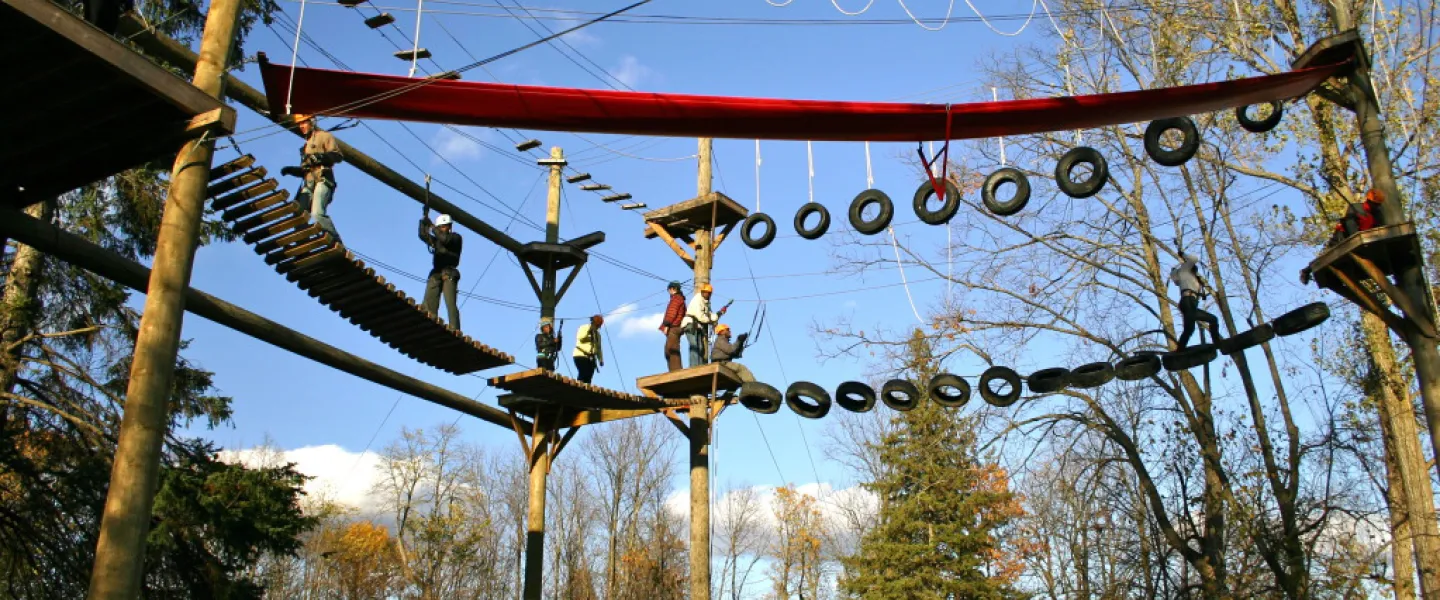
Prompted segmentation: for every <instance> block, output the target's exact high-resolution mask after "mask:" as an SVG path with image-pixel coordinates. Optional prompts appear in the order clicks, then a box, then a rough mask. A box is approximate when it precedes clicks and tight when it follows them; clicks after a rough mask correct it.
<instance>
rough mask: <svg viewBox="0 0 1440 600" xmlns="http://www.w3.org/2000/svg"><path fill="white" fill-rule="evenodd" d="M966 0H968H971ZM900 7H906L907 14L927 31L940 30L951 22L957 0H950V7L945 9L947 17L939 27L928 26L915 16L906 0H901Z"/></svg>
mask: <svg viewBox="0 0 1440 600" xmlns="http://www.w3.org/2000/svg"><path fill="white" fill-rule="evenodd" d="M966 1H967V2H968V1H969V0H966ZM900 8H903V9H905V14H907V15H910V20H911V21H914V22H915V24H916V25H919V26H920V28H921V29H924V30H925V31H940V30H941V29H944V28H945V26H946V25H949V24H950V14H951V13H953V12H955V0H950V8H947V9H945V19H944V20H942V21H940V26H939V27H934V28H931V27H926V26H925V24H924V23H922V22H920V19H919V18H918V17H916V16H915V13H912V12H910V7H908V6H905V0H900Z"/></svg>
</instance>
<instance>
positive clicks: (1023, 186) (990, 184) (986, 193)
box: [980, 167, 1030, 217]
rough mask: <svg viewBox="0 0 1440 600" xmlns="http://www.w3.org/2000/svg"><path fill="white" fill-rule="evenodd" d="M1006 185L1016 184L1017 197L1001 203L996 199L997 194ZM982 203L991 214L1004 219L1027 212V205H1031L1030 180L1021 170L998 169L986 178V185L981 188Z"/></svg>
mask: <svg viewBox="0 0 1440 600" xmlns="http://www.w3.org/2000/svg"><path fill="white" fill-rule="evenodd" d="M1004 183H1013V184H1015V195H1014V196H1013V197H1011V198H1010V199H1009V200H1006V201H1004V202H1001V201H1000V200H999V199H998V198H996V197H995V192H996V191H998V190H999V189H1000V185H1001V184H1004ZM980 201H981V202H983V203H984V204H985V208H987V209H989V210H990V212H992V213H994V214H997V215H1000V216H1002V217H1008V216H1010V215H1013V214H1015V213H1018V212H1020V211H1022V210H1025V205H1026V204H1029V203H1030V178H1029V177H1026V176H1025V174H1024V173H1021V172H1020V171H1019V169H1012V168H1010V167H1004V168H1001V169H996V170H995V172H994V173H991V174H990V176H989V177H986V178H985V183H984V184H983V185H981V186H980Z"/></svg>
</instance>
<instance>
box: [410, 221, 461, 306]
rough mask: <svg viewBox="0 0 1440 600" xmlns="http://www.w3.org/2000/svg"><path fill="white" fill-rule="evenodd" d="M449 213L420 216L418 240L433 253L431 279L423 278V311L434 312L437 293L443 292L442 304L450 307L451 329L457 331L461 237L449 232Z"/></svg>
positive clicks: (438, 294) (438, 295)
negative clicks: (456, 288)
mask: <svg viewBox="0 0 1440 600" xmlns="http://www.w3.org/2000/svg"><path fill="white" fill-rule="evenodd" d="M452 227H453V225H451V223H450V215H440V216H438V217H435V224H434V225H433V226H432V225H431V224H430V219H429V218H426V217H421V218H420V241H422V242H425V247H426V248H427V249H429V250H430V254H432V255H433V258H432V259H431V267H430V278H429V279H428V280H426V281H425V304H424V306H425V311H426V312H428V313H430V314H432V315H434V314H438V313H437V312H436V311H438V310H440V293H441V291H442V290H443V291H444V293H445V304H447V305H448V306H449V308H450V328H451V329H454V330H455V331H460V306H459V305H457V304H456V303H455V293H456V292H455V287H456V286H457V285H459V283H460V250H461V248H462V246H463V242H464V240H462V239H460V234H459V233H456V232H455V231H452V229H451V228H452Z"/></svg>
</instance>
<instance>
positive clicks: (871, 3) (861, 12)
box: [830, 0, 875, 17]
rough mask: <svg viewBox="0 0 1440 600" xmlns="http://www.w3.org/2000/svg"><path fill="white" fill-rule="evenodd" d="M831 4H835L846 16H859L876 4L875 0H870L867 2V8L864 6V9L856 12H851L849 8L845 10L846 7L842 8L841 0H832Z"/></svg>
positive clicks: (836, 8)
mask: <svg viewBox="0 0 1440 600" xmlns="http://www.w3.org/2000/svg"><path fill="white" fill-rule="evenodd" d="M830 4H833V5H834V6H835V10H838V11H840V14H843V15H845V16H847V17H858V16H860V15H863V14H865V11H867V10H870V7H871V6H874V4H875V0H870V1H869V2H866V3H865V8H862V9H860V10H859V11H856V12H850V11H847V10H845V9H843V8H840V2H839V1H838V0H830Z"/></svg>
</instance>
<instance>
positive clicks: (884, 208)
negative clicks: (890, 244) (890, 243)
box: [850, 189, 895, 235]
mask: <svg viewBox="0 0 1440 600" xmlns="http://www.w3.org/2000/svg"><path fill="white" fill-rule="evenodd" d="M871 204H879V205H880V214H879V215H876V216H875V218H874V219H870V220H869V221H866V220H865V207H867V206H870V205H871ZM894 216H895V203H894V202H891V201H890V197H889V196H887V195H885V192H882V191H880V190H874V189H871V190H865V191H863V192H860V195H858V196H855V199H854V200H851V201H850V226H851V227H853V228H855V231H858V232H860V233H862V234H864V235H875V234H877V233H880V232H881V231H884V230H885V228H886V227H889V226H890V219H891V218H893V217H894Z"/></svg>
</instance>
